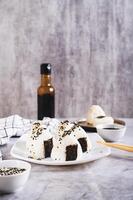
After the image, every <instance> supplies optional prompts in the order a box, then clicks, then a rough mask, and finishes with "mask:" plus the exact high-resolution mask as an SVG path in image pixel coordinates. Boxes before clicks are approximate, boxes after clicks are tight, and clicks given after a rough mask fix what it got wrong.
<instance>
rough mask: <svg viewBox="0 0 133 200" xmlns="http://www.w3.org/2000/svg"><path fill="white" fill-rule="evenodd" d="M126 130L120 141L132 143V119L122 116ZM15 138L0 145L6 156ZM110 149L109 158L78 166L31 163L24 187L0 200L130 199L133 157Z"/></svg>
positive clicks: (132, 184)
mask: <svg viewBox="0 0 133 200" xmlns="http://www.w3.org/2000/svg"><path fill="white" fill-rule="evenodd" d="M124 120H125V121H126V124H127V130H126V134H125V136H124V138H123V139H122V142H124V143H127V144H131V145H133V119H124ZM15 141H16V139H15V138H11V139H10V143H9V144H8V145H5V146H3V147H1V148H0V149H1V151H2V154H3V159H9V158H11V156H10V149H11V147H12V145H13V144H14V142H15ZM128 155H129V156H131V153H130V154H127V153H126V152H124V151H119V150H117V151H116V150H115V151H114V150H113V151H112V154H111V155H109V156H108V157H105V158H102V159H99V160H96V161H93V162H90V163H86V164H82V165H77V166H61V167H59V166H42V165H37V164H32V170H31V174H30V177H29V180H28V182H27V184H26V185H25V186H24V188H23V189H22V190H21V191H19V192H17V193H14V194H3V195H2V194H1V195H0V200H30V199H32V200H85V199H86V200H119V199H120V200H125V199H126V200H133V158H131V157H129V156H128Z"/></svg>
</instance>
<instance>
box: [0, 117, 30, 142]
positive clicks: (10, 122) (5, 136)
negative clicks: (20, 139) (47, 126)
mask: <svg viewBox="0 0 133 200" xmlns="http://www.w3.org/2000/svg"><path fill="white" fill-rule="evenodd" d="M32 122H33V120H30V119H24V118H22V117H20V116H19V115H12V116H9V117H7V118H2V119H0V145H4V144H6V143H8V141H9V138H10V137H12V136H21V135H22V134H23V133H24V131H26V130H28V129H29V128H30V125H31V123H32Z"/></svg>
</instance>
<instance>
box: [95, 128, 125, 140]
mask: <svg viewBox="0 0 133 200" xmlns="http://www.w3.org/2000/svg"><path fill="white" fill-rule="evenodd" d="M113 128H115V129H113ZM96 129H97V133H98V134H99V135H100V136H101V137H102V138H103V139H105V140H106V141H110V142H115V141H119V140H120V139H121V138H122V137H123V136H124V134H125V131H126V126H124V125H119V124H108V125H103V124H100V125H97V126H96Z"/></svg>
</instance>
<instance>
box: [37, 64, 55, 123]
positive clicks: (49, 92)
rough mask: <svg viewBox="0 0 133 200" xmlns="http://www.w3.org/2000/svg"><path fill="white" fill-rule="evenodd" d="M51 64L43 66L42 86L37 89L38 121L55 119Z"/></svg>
mask: <svg viewBox="0 0 133 200" xmlns="http://www.w3.org/2000/svg"><path fill="white" fill-rule="evenodd" d="M51 68H52V66H51V64H49V63H43V64H41V85H40V86H39V88H38V89H37V104H38V119H39V120H42V119H43V117H51V118H53V117H55V89H54V87H53V86H52V83H51Z"/></svg>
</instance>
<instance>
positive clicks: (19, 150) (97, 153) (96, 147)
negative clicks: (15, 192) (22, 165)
mask: <svg viewBox="0 0 133 200" xmlns="http://www.w3.org/2000/svg"><path fill="white" fill-rule="evenodd" d="M26 137H27V134H24V135H22V136H21V137H20V138H19V139H18V140H17V142H16V143H15V144H14V146H13V147H12V149H11V152H10V153H11V155H12V156H13V157H15V158H18V159H21V160H25V161H28V162H32V163H36V164H40V165H76V164H82V163H87V162H91V161H94V160H97V159H99V158H102V157H105V156H108V155H109V154H110V153H111V151H110V148H108V147H104V146H102V145H100V144H97V142H96V141H99V140H102V141H103V139H102V138H101V137H100V136H99V135H98V134H96V133H92V134H89V137H90V140H91V142H92V147H93V148H92V149H91V151H90V152H89V153H84V154H83V156H82V158H81V159H80V160H74V161H55V160H52V159H51V158H45V159H42V160H35V159H32V158H28V157H27V154H26Z"/></svg>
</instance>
